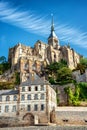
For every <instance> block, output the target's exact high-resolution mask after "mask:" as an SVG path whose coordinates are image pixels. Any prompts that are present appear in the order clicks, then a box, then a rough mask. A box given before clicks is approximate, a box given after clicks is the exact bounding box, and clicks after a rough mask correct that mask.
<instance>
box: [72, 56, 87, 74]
mask: <svg viewBox="0 0 87 130" xmlns="http://www.w3.org/2000/svg"><path fill="white" fill-rule="evenodd" d="M86 68H87V58H81V60H80V63H78V64H77V67H76V68H75V69H74V71H75V70H80V72H81V74H83V73H84V72H85V69H86Z"/></svg>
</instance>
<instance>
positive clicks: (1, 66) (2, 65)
mask: <svg viewBox="0 0 87 130" xmlns="http://www.w3.org/2000/svg"><path fill="white" fill-rule="evenodd" d="M9 68H10V64H9V63H8V62H7V61H6V58H5V57H4V56H1V57H0V74H3V73H4V72H5V71H6V70H8V69H9Z"/></svg>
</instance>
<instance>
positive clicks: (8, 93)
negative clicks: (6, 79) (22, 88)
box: [0, 89, 18, 95]
mask: <svg viewBox="0 0 87 130" xmlns="http://www.w3.org/2000/svg"><path fill="white" fill-rule="evenodd" d="M14 94H18V90H11V89H10V90H0V95H14Z"/></svg>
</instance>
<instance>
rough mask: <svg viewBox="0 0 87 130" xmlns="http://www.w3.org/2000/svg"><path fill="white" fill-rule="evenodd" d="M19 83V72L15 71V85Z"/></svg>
mask: <svg viewBox="0 0 87 130" xmlns="http://www.w3.org/2000/svg"><path fill="white" fill-rule="evenodd" d="M19 84H20V73H19V72H15V85H19Z"/></svg>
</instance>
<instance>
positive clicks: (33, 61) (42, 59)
mask: <svg viewBox="0 0 87 130" xmlns="http://www.w3.org/2000/svg"><path fill="white" fill-rule="evenodd" d="M80 57H81V56H80V55H79V54H78V53H76V52H75V51H74V50H73V49H71V48H70V46H69V45H67V46H66V45H65V46H61V45H60V42H59V39H58V37H57V35H56V34H55V30H54V23H53V20H52V25H51V33H50V35H49V37H48V44H46V43H43V42H42V41H40V40H38V41H37V42H36V43H35V45H34V48H31V47H29V46H25V45H23V44H21V43H18V44H17V45H16V46H14V47H13V48H10V49H9V57H8V59H9V62H10V63H11V67H12V70H14V69H17V70H18V69H20V70H21V72H23V71H24V70H28V71H29V72H31V71H32V70H33V69H34V70H35V71H36V72H40V71H41V69H43V67H44V66H46V65H47V64H50V63H52V62H58V61H60V60H61V59H63V60H65V61H67V64H68V67H69V68H71V69H74V68H75V67H76V66H77V63H79V61H80Z"/></svg>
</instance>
